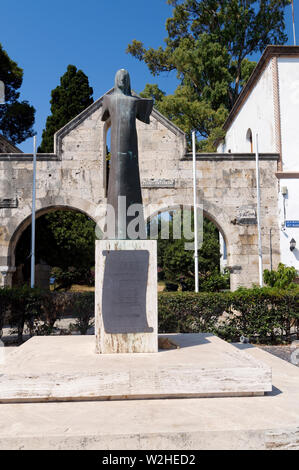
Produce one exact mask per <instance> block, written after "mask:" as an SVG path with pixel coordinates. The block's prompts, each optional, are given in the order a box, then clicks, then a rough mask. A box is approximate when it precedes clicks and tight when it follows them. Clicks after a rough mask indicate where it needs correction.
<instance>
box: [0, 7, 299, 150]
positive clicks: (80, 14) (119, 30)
mask: <svg viewBox="0 0 299 470" xmlns="http://www.w3.org/2000/svg"><path fill="white" fill-rule="evenodd" d="M294 3H295V14H296V26H297V36H298V39H297V42H299V5H298V0H295V2H294ZM171 11H172V8H171V7H170V6H169V5H167V4H166V0H128V1H125V0H110V1H109V0H85V1H82V0H60V1H59V0H10V1H6V2H2V3H1V6H0V17H1V21H0V24H1V33H0V42H1V43H2V46H3V48H4V49H5V50H6V51H7V53H8V55H9V56H10V57H11V59H13V60H15V61H16V62H17V63H18V65H19V66H20V67H22V68H23V69H24V80H23V85H22V88H21V98H22V99H26V100H28V101H29V102H30V104H32V105H33V106H34V107H35V108H36V122H35V130H36V131H37V143H38V144H39V143H40V140H41V134H42V130H43V128H44V126H45V121H46V118H47V116H48V114H49V113H50V104H49V101H50V94H51V90H52V89H53V88H55V87H56V86H57V85H58V84H59V80H60V77H61V75H62V74H63V73H64V72H65V71H66V67H67V65H68V64H74V65H76V66H77V67H78V68H80V69H82V70H83V71H84V72H85V73H86V75H87V76H88V78H89V81H90V85H91V86H92V87H93V90H94V99H97V98H99V97H100V96H102V94H103V93H105V92H106V91H107V90H109V89H110V88H111V87H112V86H113V82H114V75H115V72H116V71H117V70H118V69H119V68H126V69H127V70H129V72H130V75H131V81H132V88H133V89H134V90H135V91H136V92H140V91H142V90H143V88H144V86H145V84H146V83H158V85H159V87H160V88H161V89H162V90H164V91H166V92H167V93H172V92H173V91H174V89H175V87H176V78H175V73H174V72H172V73H170V74H166V75H165V74H163V75H162V76H159V77H153V76H152V75H151V74H150V73H149V71H148V69H147V67H146V66H145V65H144V64H143V63H141V62H139V61H137V60H136V59H134V58H133V57H131V56H130V55H128V54H126V52H125V50H126V47H127V45H128V43H130V42H131V41H132V40H133V39H138V40H141V41H143V42H144V44H145V45H146V46H152V47H158V46H160V45H163V39H164V38H165V37H166V31H165V22H166V19H167V18H168V17H169V16H171ZM286 22H287V32H288V35H289V41H288V44H293V36H292V23H291V7H289V8H288V9H287V14H286ZM258 58H259V56H257V57H255V59H258ZM19 147H20V148H21V149H22V150H23V151H24V152H29V153H31V152H32V139H28V140H27V141H26V142H23V143H22V144H20V145H19Z"/></svg>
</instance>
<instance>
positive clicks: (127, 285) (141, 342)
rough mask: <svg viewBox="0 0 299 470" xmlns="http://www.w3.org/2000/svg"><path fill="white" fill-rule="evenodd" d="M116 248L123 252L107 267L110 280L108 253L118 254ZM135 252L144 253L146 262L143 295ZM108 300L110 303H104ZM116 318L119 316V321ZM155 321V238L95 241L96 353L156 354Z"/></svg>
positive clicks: (156, 314) (156, 313)
mask: <svg viewBox="0 0 299 470" xmlns="http://www.w3.org/2000/svg"><path fill="white" fill-rule="evenodd" d="M119 251H121V252H122V254H121V255H120V256H119V261H118V259H116V263H115V265H114V267H112V270H111V269H110V279H108V282H107V263H108V261H109V260H108V257H109V256H110V255H111V253H112V254H113V255H115V254H116V255H117V254H118V253H116V252H119ZM125 252H126V253H128V255H130V254H131V255H133V258H132V257H131V258H130V256H128V259H127V260H126V259H125V257H124V256H123V255H124V254H125ZM136 253H137V255H138V254H141V255H145V259H146V263H148V264H146V271H147V273H146V277H147V282H146V283H147V285H146V294H145V296H144V298H142V296H140V290H141V289H142V288H143V284H142V282H143V281H142V279H139V275H138V267H137V264H138V263H139V262H138V259H137V261H136V259H134V254H136ZM135 258H136V257H135ZM143 258H144V257H143ZM143 258H142V256H141V263H139V264H142V263H143V262H144V261H142V260H143ZM132 267H133V276H132ZM135 268H136V270H135ZM141 268H142V266H141ZM105 269H106V271H105ZM141 271H142V269H140V272H141ZM105 276H106V278H105ZM130 277H131V279H130ZM140 277H141V276H140ZM143 277H144V276H143ZM111 286H112V287H111ZM107 299H108V300H107ZM107 302H108V303H109V305H107ZM141 303H142V305H141ZM105 309H106V311H105ZM142 309H143V310H144V311H143V316H144V318H143V320H144V326H143V327H142V326H141V327H140V312H142ZM107 310H108V313H109V315H110V316H111V317H115V319H116V320H114V323H113V321H111V319H110V318H109V315H108V317H107ZM105 315H106V317H105ZM126 315H127V316H128V325H126V324H125V323H126V322H124V317H125V316H126ZM117 318H118V319H119V320H118V321H117ZM134 318H135V320H134ZM138 322H139V328H137V330H138V331H137V332H136V331H134V327H135V325H136V324H137V323H138ZM141 323H142V321H141ZM157 324H158V307H157V242H156V240H99V241H96V276H95V336H96V352H97V353H100V354H115V353H155V352H157V351H158V336H157V333H158V332H157ZM118 328H119V329H118Z"/></svg>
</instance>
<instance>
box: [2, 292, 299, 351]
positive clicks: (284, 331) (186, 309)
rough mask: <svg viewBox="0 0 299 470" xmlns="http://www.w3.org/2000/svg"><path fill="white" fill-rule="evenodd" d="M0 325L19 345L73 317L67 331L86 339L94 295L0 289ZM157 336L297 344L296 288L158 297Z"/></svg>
mask: <svg viewBox="0 0 299 470" xmlns="http://www.w3.org/2000/svg"><path fill="white" fill-rule="evenodd" d="M0 306H1V307H0V324H1V322H2V325H3V323H4V321H6V322H7V323H9V324H10V325H11V327H12V328H14V329H15V330H16V331H17V332H18V339H19V342H21V341H22V335H23V330H24V326H26V327H27V328H28V330H29V332H30V334H31V335H32V334H35V335H36V334H51V333H52V332H53V329H54V325H55V322H56V321H57V319H59V318H60V317H61V316H64V317H65V316H72V317H76V318H77V320H76V323H75V324H73V325H72V327H71V329H72V330H76V331H80V332H81V334H86V332H87V330H88V328H90V327H91V326H92V324H93V312H94V293H79V292H71V293H62V292H59V293H55V292H42V291H39V290H37V289H34V290H31V289H29V288H22V289H7V288H6V289H0ZM158 312H159V332H160V333H199V332H206V333H213V334H216V335H218V336H220V337H221V338H223V339H225V340H228V341H239V338H240V336H242V335H244V336H246V337H248V338H249V339H250V342H252V343H255V342H259V343H263V344H265V343H269V344H276V343H283V342H290V341H291V339H292V335H291V333H292V334H293V335H296V336H297V339H299V288H298V287H297V288H296V289H288V290H283V289H277V288H262V289H261V288H254V289H245V288H241V289H239V290H237V291H236V292H216V293H215V292H213V293H212V292H201V293H199V294H195V293H193V292H163V293H159V295H158Z"/></svg>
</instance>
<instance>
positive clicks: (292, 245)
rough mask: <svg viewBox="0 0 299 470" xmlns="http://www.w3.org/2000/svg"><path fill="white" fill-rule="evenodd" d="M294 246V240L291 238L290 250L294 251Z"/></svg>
mask: <svg viewBox="0 0 299 470" xmlns="http://www.w3.org/2000/svg"><path fill="white" fill-rule="evenodd" d="M295 248H296V240H294V238H292V240H291V241H290V250H291V251H294V250H295Z"/></svg>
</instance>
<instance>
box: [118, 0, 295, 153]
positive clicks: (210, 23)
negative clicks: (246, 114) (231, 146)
mask: <svg viewBox="0 0 299 470" xmlns="http://www.w3.org/2000/svg"><path fill="white" fill-rule="evenodd" d="M167 3H169V4H170V5H172V6H173V7H174V8H173V16H172V17H171V18H169V19H168V20H167V22H166V30H167V33H168V37H167V38H166V39H165V43H166V44H165V46H164V47H161V46H160V47H159V48H158V49H153V48H148V49H146V48H145V47H144V45H143V43H142V42H141V41H137V40H133V41H132V43H131V44H129V45H128V48H127V52H128V53H130V54H132V55H133V56H134V57H136V58H137V59H138V60H140V61H143V62H145V63H146V64H147V66H148V68H149V70H150V71H151V73H152V74H153V75H154V76H156V75H159V74H160V73H163V72H170V71H176V73H177V78H178V80H179V82H180V84H179V86H178V88H177V89H176V90H175V92H174V94H173V95H168V96H163V95H161V90H157V89H153V88H151V89H150V88H149V87H148V88H147V89H146V90H144V96H146V95H151V96H152V94H153V93H155V98H156V106H157V107H158V109H159V110H160V111H161V112H162V113H164V114H165V115H166V116H168V117H169V118H170V119H172V120H173V121H174V122H175V123H176V124H177V125H178V126H180V127H181V128H182V129H183V130H184V131H185V132H186V133H187V134H188V137H189V138H190V131H191V130H192V129H195V130H196V131H197V133H198V136H199V138H200V139H201V142H200V145H199V146H200V147H201V148H203V149H205V150H212V149H213V142H214V140H215V139H216V138H217V137H219V136H221V135H223V131H222V129H221V127H222V124H223V122H224V120H225V119H226V117H227V115H228V113H229V111H230V110H231V108H232V106H233V105H234V103H235V101H236V99H237V97H238V96H239V94H240V91H241V90H242V87H243V86H244V84H245V83H246V81H247V80H248V78H249V76H250V74H251V72H252V71H253V69H254V67H255V62H251V61H250V60H248V57H250V55H251V54H253V53H256V52H261V51H262V50H263V49H264V48H265V47H266V45H267V44H271V43H272V44H283V43H284V42H285V41H286V40H287V36H286V34H285V32H284V30H285V20H284V15H285V7H286V5H288V4H289V3H290V0H167ZM152 87H153V86H152ZM202 139H206V140H202Z"/></svg>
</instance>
